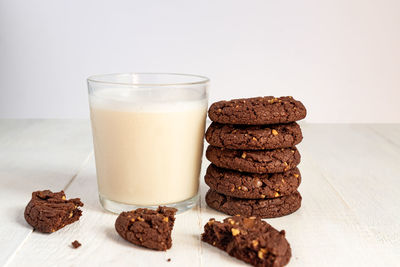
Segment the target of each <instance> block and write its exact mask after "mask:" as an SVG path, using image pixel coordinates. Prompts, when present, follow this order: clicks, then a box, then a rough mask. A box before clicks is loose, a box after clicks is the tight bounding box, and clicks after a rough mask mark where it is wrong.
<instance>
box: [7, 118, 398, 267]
mask: <svg viewBox="0 0 400 267" xmlns="http://www.w3.org/2000/svg"><path fill="white" fill-rule="evenodd" d="M302 128H303V132H304V140H303V142H302V143H301V144H300V145H299V146H298V148H299V151H300V153H301V154H302V163H301V164H300V166H299V168H300V170H301V172H302V177H303V182H302V184H301V186H300V192H301V193H302V195H303V204H302V208H301V209H300V210H299V211H298V212H296V213H294V214H292V215H290V216H286V217H282V218H276V219H269V220H267V221H268V222H269V223H271V224H272V225H273V226H274V227H276V228H277V229H285V230H286V233H287V238H288V240H289V242H290V244H291V246H292V250H293V257H292V259H291V262H290V263H289V266H382V265H383V266H384V265H386V266H396V265H397V264H398V259H399V258H398V256H399V255H400V164H399V163H400V125H378V124H377V125H353V124H347V125H341V124H302ZM0 148H1V150H0V175H1V176H0V177H1V180H0V183H1V188H0V190H1V192H0V200H1V201H2V203H3V204H2V206H1V208H0V212H1V215H2V217H1V219H0V220H1V224H0V238H1V241H2V242H1V244H0V251H1V252H0V265H3V264H5V263H6V262H7V265H8V266H27V265H29V266H50V265H56V266H57V265H59V266H64V265H67V266H87V265H89V266H109V265H113V266H126V265H130V266H246V265H244V264H243V263H242V262H240V261H238V260H236V259H233V258H231V257H229V256H228V255H227V254H226V253H224V252H222V251H220V250H218V249H215V248H214V247H212V246H210V245H208V244H205V243H202V242H201V241H200V234H201V232H202V231H203V225H204V224H205V223H206V222H207V221H208V219H209V218H211V217H214V218H216V219H218V220H221V219H223V218H224V217H226V216H225V215H223V214H221V213H219V212H216V211H214V210H212V209H210V208H208V207H207V206H206V204H205V202H204V195H205V192H206V191H207V189H208V188H207V187H206V185H205V184H204V182H203V178H201V195H202V199H201V203H200V205H199V206H198V207H196V208H194V209H192V210H191V211H188V212H185V213H183V214H180V215H178V216H177V220H176V225H175V228H174V231H173V247H172V249H171V250H169V251H167V252H155V251H150V250H146V249H143V248H140V247H137V246H134V245H131V244H130V243H128V242H126V241H124V240H123V239H122V238H120V237H119V236H118V235H117V234H116V232H115V230H114V222H115V219H116V215H114V214H111V213H108V212H106V211H104V210H103V209H102V208H101V207H100V204H99V202H98V197H97V185H96V177H95V165H94V159H93V155H92V154H91V152H90V151H91V138H90V130H89V128H88V123H87V122H82V121H69V120H55V121H0ZM88 156H89V158H88ZM207 165H208V162H207V160H205V159H204V160H203V167H202V176H203V175H204V171H205V169H206V166H207ZM71 181H72V182H71ZM68 183H70V185H69V186H68V188H67V190H66V193H67V196H71V197H76V196H78V197H81V198H82V200H83V202H84V203H85V206H84V208H83V210H84V214H83V216H82V218H81V220H80V221H79V222H78V223H75V224H73V225H70V226H68V227H66V228H64V229H62V230H60V231H58V232H56V233H53V234H51V235H47V234H40V233H37V232H33V233H32V230H31V228H30V227H29V226H28V225H27V224H26V223H25V222H24V220H23V213H22V212H23V207H24V205H25V204H26V202H27V201H28V200H29V197H30V192H31V191H33V190H34V189H42V188H50V189H54V190H59V189H60V188H61V189H62V188H63V187H65V186H66V185H67V184H68ZM75 239H77V240H79V241H80V242H81V243H82V247H80V248H79V249H76V250H75V249H72V248H71V247H70V243H71V242H72V241H74V240H75ZM169 258H171V261H170V262H167V259H169Z"/></svg>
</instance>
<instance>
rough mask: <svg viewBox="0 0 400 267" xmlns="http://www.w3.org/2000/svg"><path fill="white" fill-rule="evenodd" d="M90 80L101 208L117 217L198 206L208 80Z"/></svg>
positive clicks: (165, 76) (132, 76)
mask: <svg viewBox="0 0 400 267" xmlns="http://www.w3.org/2000/svg"><path fill="white" fill-rule="evenodd" d="M87 81H88V89H89V104H90V118H91V122H92V132H93V143H94V152H95V160H96V172H97V182H98V189H99V198H100V203H101V205H102V206H103V207H104V208H105V209H106V210H109V211H112V212H116V213H119V212H121V211H124V210H131V209H135V208H138V207H147V208H153V207H156V206H158V205H166V206H169V207H175V208H177V209H178V211H184V210H187V209H189V208H191V207H193V206H194V205H196V203H197V201H198V198H199V175H200V166H201V159H202V153H203V135H204V128H205V120H206V114H207V98H208V90H207V86H208V83H209V79H208V78H206V77H203V76H198V75H187V74H172V73H122V74H106V75H95V76H91V77H89V78H88V80H87Z"/></svg>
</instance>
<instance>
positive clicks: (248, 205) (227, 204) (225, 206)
mask: <svg viewBox="0 0 400 267" xmlns="http://www.w3.org/2000/svg"><path fill="white" fill-rule="evenodd" d="M206 203H207V205H208V206H210V207H211V208H213V209H215V210H218V211H221V212H223V213H226V214H229V215H236V214H240V215H243V216H258V217H261V218H276V217H281V216H285V215H288V214H291V213H293V212H295V211H296V210H298V209H299V208H300V206H301V195H300V193H299V192H298V191H296V192H294V193H293V194H290V195H288V196H283V197H277V198H266V199H240V198H234V197H230V196H225V195H222V194H219V193H217V192H216V191H214V190H212V189H210V190H208V192H207V194H206Z"/></svg>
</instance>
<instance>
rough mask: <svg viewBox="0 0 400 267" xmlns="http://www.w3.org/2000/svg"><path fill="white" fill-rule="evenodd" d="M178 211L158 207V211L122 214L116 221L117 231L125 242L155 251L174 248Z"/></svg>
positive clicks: (137, 211) (142, 210) (144, 210)
mask: <svg viewBox="0 0 400 267" xmlns="http://www.w3.org/2000/svg"><path fill="white" fill-rule="evenodd" d="M176 211H177V209H175V208H168V207H158V209H157V210H150V209H136V210H133V211H129V212H122V213H121V214H120V215H119V216H118V218H117V220H116V221H115V229H116V231H117V232H118V234H119V235H120V236H121V237H122V238H123V239H125V240H127V241H129V242H131V243H133V244H136V245H139V246H142V247H146V248H150V249H154V250H167V249H169V248H171V246H172V239H171V232H172V228H173V227H174V222H175V213H176Z"/></svg>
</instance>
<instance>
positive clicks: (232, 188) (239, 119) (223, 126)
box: [205, 96, 306, 218]
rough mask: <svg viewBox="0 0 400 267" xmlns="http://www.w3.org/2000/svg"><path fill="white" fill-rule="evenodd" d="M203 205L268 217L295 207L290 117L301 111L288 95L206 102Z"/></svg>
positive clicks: (296, 138)
mask: <svg viewBox="0 0 400 267" xmlns="http://www.w3.org/2000/svg"><path fill="white" fill-rule="evenodd" d="M208 115H209V117H210V119H211V120H212V121H213V123H212V124H211V125H210V127H209V128H208V129H207V132H206V140H207V142H208V143H209V144H210V146H208V148H207V152H206V157H207V159H208V160H209V161H211V164H210V166H209V167H208V169H207V173H206V175H205V182H206V184H207V185H208V186H209V187H210V190H209V191H208V192H207V195H206V202H207V204H208V205H209V206H210V207H211V208H214V209H216V210H219V211H222V212H224V213H227V214H230V215H236V214H240V215H245V216H259V217H262V218H274V217H280V216H284V215H287V214H290V213H292V212H294V211H296V210H297V209H299V208H300V205H301V196H300V193H299V192H298V191H297V188H298V186H299V185H300V181H301V175H300V172H299V170H298V168H297V167H296V166H297V165H298V164H299V163H300V154H299V152H298V151H297V148H296V147H295V145H297V144H298V143H300V142H301V140H302V139H303V136H302V133H301V129H300V126H299V125H298V124H297V123H296V121H298V120H301V119H303V118H304V117H305V116H306V109H305V107H304V106H303V104H302V103H301V102H300V101H297V100H295V99H293V98H292V97H290V96H289V97H280V98H274V97H272V96H268V97H257V98H248V99H235V100H231V101H220V102H216V103H214V104H212V105H211V107H210V109H209V111H208Z"/></svg>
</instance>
